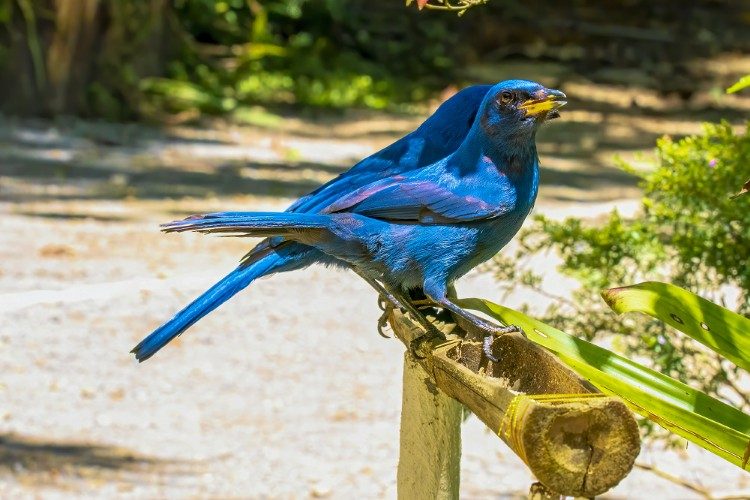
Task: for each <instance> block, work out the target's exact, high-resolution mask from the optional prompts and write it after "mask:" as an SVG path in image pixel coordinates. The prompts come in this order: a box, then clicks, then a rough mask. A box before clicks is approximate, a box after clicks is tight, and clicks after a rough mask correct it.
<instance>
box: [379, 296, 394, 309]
mask: <svg viewBox="0 0 750 500" xmlns="http://www.w3.org/2000/svg"><path fill="white" fill-rule="evenodd" d="M378 307H379V308H380V310H381V311H383V312H388V309H389V308H391V307H393V306H392V305H391V303H390V302H388V300H386V298H385V297H383V296H382V295H378Z"/></svg>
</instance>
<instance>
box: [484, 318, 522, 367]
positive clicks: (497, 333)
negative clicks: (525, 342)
mask: <svg viewBox="0 0 750 500" xmlns="http://www.w3.org/2000/svg"><path fill="white" fill-rule="evenodd" d="M516 332H518V333H520V334H521V335H523V336H524V337H526V333H524V331H523V329H522V328H521V327H520V326H517V325H508V326H493V327H492V329H491V331H488V332H487V334H486V335H485V336H484V337H483V338H482V352H483V353H484V355H485V356H487V359H489V360H490V361H492V362H493V363H499V362H500V358H498V357H496V356H495V355H493V354H492V344H494V343H495V339H496V338H498V337H501V336H503V335H507V334H509V333H516Z"/></svg>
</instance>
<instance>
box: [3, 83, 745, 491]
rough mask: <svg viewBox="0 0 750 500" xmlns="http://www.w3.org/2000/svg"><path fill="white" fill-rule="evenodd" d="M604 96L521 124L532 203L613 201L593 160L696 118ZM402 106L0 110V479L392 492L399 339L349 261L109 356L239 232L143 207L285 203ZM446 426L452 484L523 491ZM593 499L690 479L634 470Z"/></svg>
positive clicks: (398, 127) (702, 468)
mask: <svg viewBox="0 0 750 500" xmlns="http://www.w3.org/2000/svg"><path fill="white" fill-rule="evenodd" d="M566 91H568V93H569V95H571V96H573V97H575V95H576V93H577V92H580V93H583V92H584V91H583V90H576V88H575V86H572V88H571V89H566ZM607 95H608V94H606V93H605V94H602V95H601V97H596V96H598V94H596V95H595V96H594V97H596V99H593V98H592V99H590V100H588V101H587V103H586V106H582V107H581V108H580V109H576V108H574V109H572V110H571V111H570V113H568V114H567V115H565V118H564V119H563V120H561V121H559V122H558V123H555V124H553V125H551V126H550V127H549V129H548V130H545V131H544V132H543V134H542V137H540V151H541V154H542V159H543V163H544V165H545V169H544V171H543V186H542V189H541V198H540V201H539V204H538V208H537V211H538V212H541V213H548V214H553V215H564V214H575V213H577V214H585V215H596V214H598V213H603V212H606V211H608V210H610V209H611V207H612V206H614V205H618V206H620V207H623V208H625V209H629V210H632V208H633V207H634V206H635V205H636V202H635V201H634V200H635V199H636V198H637V196H638V192H637V190H636V189H635V187H634V183H633V182H632V180H631V179H629V178H627V177H626V176H624V175H622V174H620V173H619V172H617V171H616V170H614V169H613V168H612V167H611V166H612V160H611V158H612V154H613V153H616V152H619V153H622V154H624V155H626V156H632V155H633V154H634V152H636V151H639V150H641V149H643V148H648V147H649V145H650V144H653V139H654V137H655V136H656V135H657V134H660V133H662V132H667V133H675V134H680V133H686V132H691V131H694V130H696V129H697V128H698V126H697V122H696V120H695V117H694V116H693V115H692V114H691V113H693V112H696V113H697V112H698V111H700V110H701V109H704V108H701V107H700V106H702V105H701V103H700V102H698V103H697V104H695V107H697V108H696V109H698V111H695V109H692V108H691V109H692V111H691V109H688V108H686V111H685V113H684V114H683V115H674V114H669V113H662V114H659V113H660V111H659V109H660V108H659V107H658V102H657V101H656V100H654V103H655V104H653V106H652V107H651V108H649V104H648V103H649V102H651V101H650V100H649V99H650V97H649V95H648V94H647V93H646V94H645V97H644V94H643V93H636V94H634V97H633V98H635V99H641V101H642V102H641V107H640V109H646V110H649V109H650V110H651V111H650V112H646V113H645V114H643V113H641V114H638V113H635V114H634V113H631V112H630V111H628V109H629V108H628V106H629V104H628V102H629V101H628V102H625V103H624V104H623V105H622V106H623V107H621V108H616V110H615V111H610V110H611V109H612V107H613V104H612V103H611V102H609V101H607V99H608V97H607ZM618 96H619V97H618V98H620V97H622V93H621V92H620V93H619V94H618ZM738 99H739V98H738ZM732 103H734V104H732ZM749 104H750V103H748V102H747V100H736V101H732V102H731V103H729V104H726V103H719V104H716V106H714V107H712V108H711V109H710V110H709V111H707V112H708V113H709V115H710V113H714V112H715V113H719V112H721V111H722V109H721V108H722V106H726V108H727V109H729V108H732V106H734V108H732V109H736V108H739V109H744V107H748V105H749ZM717 106H718V108H719V109H718V111H716V107H717ZM617 109H619V110H620V111H617ZM417 121H418V120H417V119H415V118H410V117H388V116H381V115H372V114H364V115H353V116H350V115H347V116H344V117H341V118H337V119H335V120H334V119H330V120H329V121H324V122H321V121H317V122H314V123H308V122H305V121H302V120H288V121H287V122H285V125H284V127H282V128H281V129H277V130H259V129H253V128H240V127H230V126H225V125H220V124H217V126H216V127H211V128H199V129H195V128H176V129H170V130H157V129H148V128H143V127H135V126H112V125H102V124H90V123H89V124H84V123H80V122H65V121H58V122H55V123H51V122H14V121H8V120H5V121H3V122H2V123H0V146H1V147H0V215H1V216H2V221H3V222H2V226H1V227H2V231H0V366H2V375H0V497H2V498H19V497H27V498H35V497H43V498H56V497H75V498H81V497H96V498H115V497H134V498H144V497H170V498H175V497H221V498H227V497H237V498H305V497H318V498H323V497H330V498H394V497H395V470H396V464H397V461H398V455H397V453H398V425H399V411H400V391H401V363H402V355H403V346H402V345H401V344H400V343H399V342H398V341H396V340H384V339H382V338H380V337H379V336H378V335H377V333H376V331H375V322H376V319H377V317H378V316H379V313H380V311H379V310H378V308H377V306H376V296H375V293H374V292H373V291H372V290H370V289H369V288H368V287H367V286H366V284H364V283H363V282H362V281H361V280H359V279H358V278H357V277H356V276H354V275H353V274H351V273H344V272H337V271H331V270H327V269H323V268H310V269H307V270H305V271H301V272H296V273H291V274H286V275H280V276H275V277H272V278H270V279H264V280H261V281H260V282H258V283H256V284H254V285H253V286H252V287H251V288H250V289H248V290H247V291H246V292H245V293H242V294H240V295H239V296H237V297H235V299H233V300H232V301H231V302H229V303H228V304H226V305H225V306H223V307H222V308H221V309H220V310H219V311H217V312H215V313H214V314H212V315H210V316H209V317H207V318H206V319H204V320H203V321H201V322H200V323H199V324H197V325H196V326H195V327H193V328H192V329H191V330H190V331H189V333H187V334H185V335H184V336H182V337H181V338H180V339H178V340H177V341H175V342H173V343H172V344H171V345H170V346H169V347H168V348H166V349H165V350H164V351H163V352H161V353H159V355H157V356H156V357H155V358H154V359H152V360H151V361H149V362H148V363H145V364H142V365H139V364H137V363H136V362H135V361H134V360H133V359H132V358H131V357H130V356H129V355H128V351H129V350H130V349H131V348H132V346H133V345H134V344H135V343H136V342H137V341H139V340H140V339H141V338H142V337H143V336H144V335H145V334H147V333H148V332H150V331H151V330H152V329H153V328H154V327H156V326H158V325H159V324H160V323H161V322H163V321H164V320H165V319H167V318H168V317H169V316H170V315H171V314H172V313H174V312H176V311H177V310H178V309H179V308H180V307H182V306H183V305H185V304H186V303H187V302H188V301H189V300H191V299H192V298H193V297H194V296H196V295H197V294H199V293H200V292H201V291H203V290H204V289H205V288H206V287H207V286H209V285H210V284H212V283H213V282H214V281H215V280H216V279H217V278H219V277H220V276H221V275H223V273H225V272H227V271H228V270H230V269H231V268H233V266H234V265H235V263H236V261H237V259H238V258H239V257H240V256H241V255H242V254H243V253H244V252H245V251H246V250H247V248H248V242H247V241H238V240H229V239H219V238H210V237H203V236H199V235H166V236H165V235H161V234H160V233H159V232H158V230H157V224H158V223H159V222H163V221H165V220H170V219H172V218H176V217H179V216H182V215H184V214H187V213H192V212H197V211H210V210H214V209H219V208H223V209H231V208H235V209H250V208H252V209H281V208H283V207H285V206H286V205H287V204H288V203H290V201H291V200H293V199H294V198H295V197H296V196H298V195H300V194H302V193H304V192H306V191H308V190H309V189H311V188H313V187H314V186H315V185H317V184H319V183H320V182H322V181H324V180H325V179H327V178H330V177H331V176H333V175H335V174H336V173H337V172H339V171H341V170H342V169H344V168H346V166H347V165H349V164H351V163H352V162H353V161H354V160H356V159H357V158H360V157H362V156H365V155H367V154H369V153H370V152H372V151H374V150H375V149H377V148H378V147H380V146H382V145H384V144H387V143H388V142H390V141H391V140H393V138H395V137H397V136H398V135H400V134H402V133H403V132H404V131H406V130H408V129H410V128H412V127H413V126H414V125H415V124H416V123H417ZM649 130H650V131H649ZM634 131H635V132H634ZM547 266H548V268H549V269H548V271H549V273H554V261H550V262H548V263H547ZM551 275H552V274H551ZM560 286H565V283H564V281H563V280H561V281H560ZM498 290H499V287H498V284H497V283H495V282H494V281H493V280H492V278H491V277H490V276H487V275H482V274H479V273H473V274H471V275H469V276H467V277H466V278H465V279H464V280H462V282H461V283H460V284H459V292H460V293H461V295H464V296H470V295H480V296H483V297H487V298H493V297H498V294H499V291H498ZM523 300H534V301H535V302H536V303H537V304H540V305H541V301H540V299H539V298H538V297H524V296H522V295H518V296H515V297H512V300H511V301H510V303H509V304H510V305H517V304H518V303H520V302H521V301H523ZM463 439H464V448H463V449H464V454H463V461H462V486H461V488H462V497H463V498H469V499H472V498H516V497H519V496H523V495H524V494H525V493H526V492H527V491H528V487H529V485H530V484H531V482H532V478H531V477H530V475H529V473H528V471H527V469H526V468H525V466H524V465H523V464H522V463H521V462H520V461H519V459H518V458H517V457H515V456H514V455H513V453H512V452H510V451H509V450H508V449H507V448H506V447H505V446H504V445H503V444H502V443H501V442H500V440H499V439H497V438H496V437H495V436H493V435H492V434H491V433H490V432H489V431H488V430H487V429H486V428H484V426H483V425H482V424H481V423H480V422H479V421H478V420H477V419H475V418H471V419H469V421H468V422H467V423H466V424H465V426H464V430H463ZM639 461H640V462H643V463H647V464H653V465H656V466H658V467H659V468H661V469H663V470H665V471H669V472H671V473H673V474H676V475H678V476H679V477H681V478H684V479H685V480H687V481H690V482H694V483H696V484H700V485H702V486H703V487H706V488H707V489H709V490H710V491H711V492H713V493H714V494H716V495H726V494H739V495H742V494H744V495H746V496H750V481H749V478H750V476H748V475H747V474H746V473H744V472H742V471H740V470H739V469H737V468H735V467H734V466H732V465H729V464H727V463H725V462H723V461H722V460H720V459H718V458H715V457H712V456H711V455H709V454H708V453H704V452H702V451H701V450H699V449H697V448H695V447H693V446H691V447H689V448H688V449H687V450H686V451H685V450H681V451H679V452H675V451H662V450H658V449H644V451H643V452H642V454H641V456H640V458H639ZM606 497H607V498H700V497H701V495H700V494H697V493H695V492H692V491H690V490H688V489H686V488H682V487H679V486H677V485H675V484H674V483H671V482H669V481H666V480H664V479H661V478H659V477H657V476H655V475H654V474H652V473H650V472H647V471H643V470H635V471H634V472H633V473H632V474H631V475H630V476H629V477H628V478H627V479H626V480H625V481H623V482H622V484H621V485H620V486H618V487H617V488H615V489H614V490H612V491H611V492H610V493H608V494H607V495H606Z"/></svg>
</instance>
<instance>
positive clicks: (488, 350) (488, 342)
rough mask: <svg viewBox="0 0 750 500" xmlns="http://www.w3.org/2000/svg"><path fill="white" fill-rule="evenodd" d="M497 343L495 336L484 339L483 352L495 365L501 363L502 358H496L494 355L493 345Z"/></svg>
mask: <svg viewBox="0 0 750 500" xmlns="http://www.w3.org/2000/svg"><path fill="white" fill-rule="evenodd" d="M494 342H495V336H494V335H487V336H486V337H484V338H483V339H482V352H483V353H484V355H485V356H486V357H487V359H489V360H490V361H492V362H493V363H499V362H500V358H497V357H495V355H494V354H492V344H493V343H494Z"/></svg>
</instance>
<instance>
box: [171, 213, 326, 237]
mask: <svg viewBox="0 0 750 500" xmlns="http://www.w3.org/2000/svg"><path fill="white" fill-rule="evenodd" d="M329 224H330V216H328V215H318V214H299V213H292V212H218V213H212V214H205V215H193V216H191V217H188V218H187V219H184V220H178V221H174V222H168V223H166V224H162V226H161V227H162V231H164V232H167V233H181V232H184V231H198V232H201V233H231V234H234V235H237V236H290V235H295V234H297V235H298V234H300V233H301V232H312V231H319V230H325V229H326V228H327V227H328V226H329Z"/></svg>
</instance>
